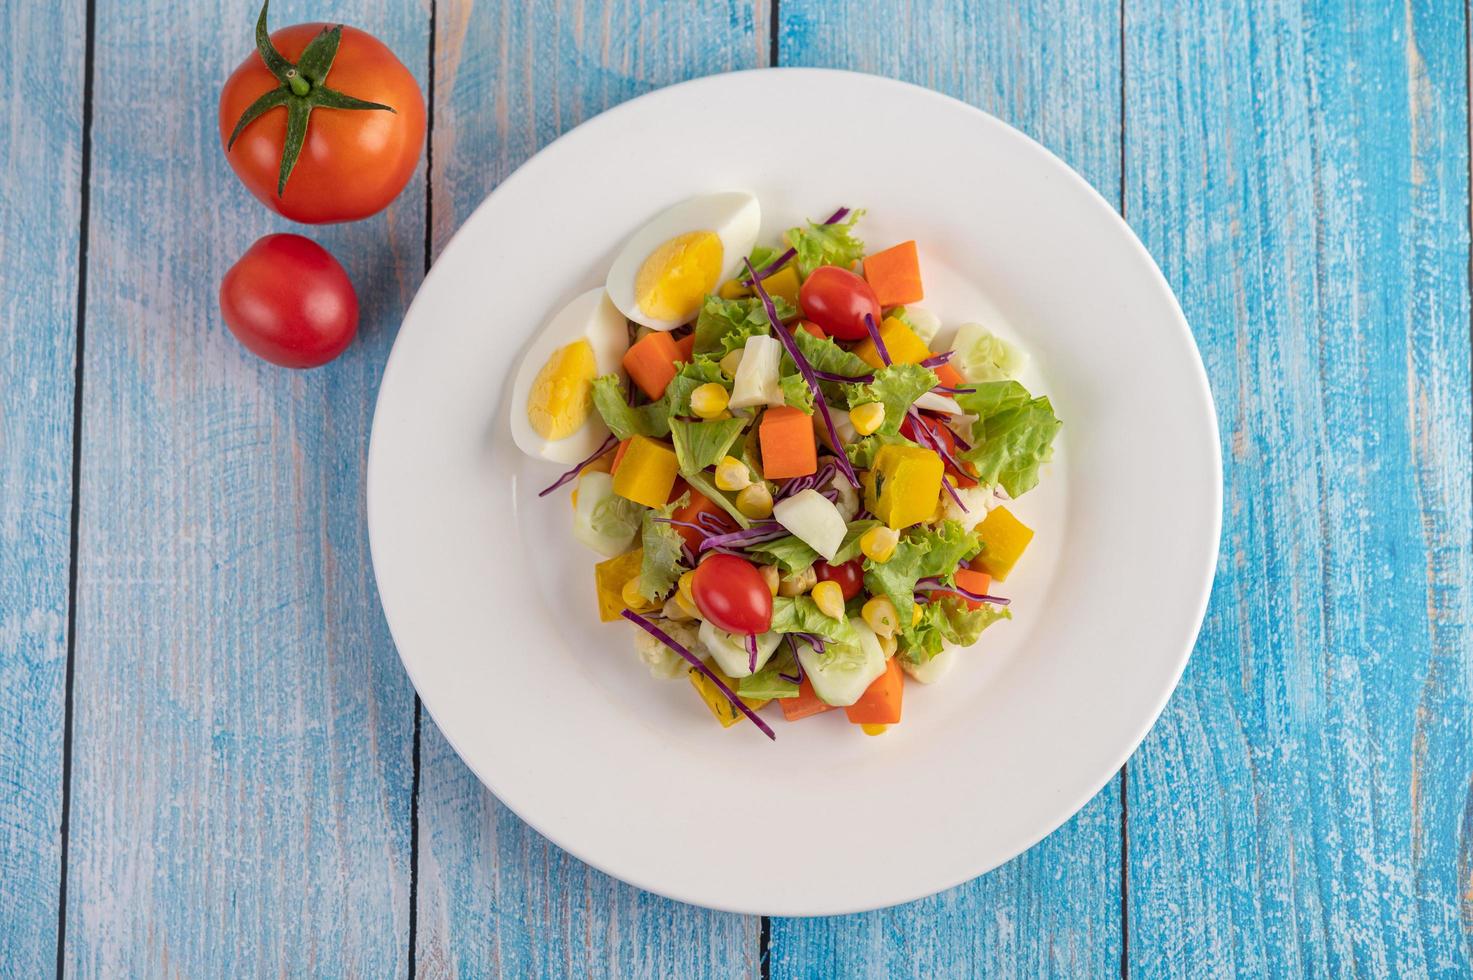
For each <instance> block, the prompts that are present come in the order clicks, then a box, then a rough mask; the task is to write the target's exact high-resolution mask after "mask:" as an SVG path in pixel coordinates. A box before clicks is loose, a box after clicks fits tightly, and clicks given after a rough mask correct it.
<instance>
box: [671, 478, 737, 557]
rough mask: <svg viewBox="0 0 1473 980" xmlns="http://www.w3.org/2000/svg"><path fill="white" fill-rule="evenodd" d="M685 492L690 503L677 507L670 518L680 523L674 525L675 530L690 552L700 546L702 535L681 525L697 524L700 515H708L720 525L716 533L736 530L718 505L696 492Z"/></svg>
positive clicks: (734, 525) (733, 523)
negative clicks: (688, 495) (688, 496)
mask: <svg viewBox="0 0 1473 980" xmlns="http://www.w3.org/2000/svg"><path fill="white" fill-rule="evenodd" d="M686 492H687V493H688V494H690V501H689V502H688V503H687V504H686V505H685V506H684V507H677V508H676V509H675V513H674V514H672V515H671V516H672V517H673V518H674V519H675V520H677V521H679V522H680V524H676V525H675V530H676V531H678V532H680V536H681V537H682V538H684V539H685V543H686V544H687V545H689V546H690V548H691V549H692V550H694V549H695V548H697V547H699V546H700V543H701V538H702V535H701V533H700V532H699V531H697V530H696V529H695V528H691V527H682V526H681V524H699V523H700V516H701V515H702V514H710V515H711V516H712V518H714V519H715V520H716V522H717V523H718V524H719V525H720V528H721V530H720V531H718V532H717V533H722V532H725V531H735V530H736V523H735V522H734V521H732V520H730V519H729V518H728V517H727V516H726V511H725V510H723V509H722V507H721V505H720V504H718V503H716V501H714V500H712V499H711V498H710V497H708V496H706V495H705V494H704V493H701V492H700V491H698V490H695V489H690V490H687V491H686Z"/></svg>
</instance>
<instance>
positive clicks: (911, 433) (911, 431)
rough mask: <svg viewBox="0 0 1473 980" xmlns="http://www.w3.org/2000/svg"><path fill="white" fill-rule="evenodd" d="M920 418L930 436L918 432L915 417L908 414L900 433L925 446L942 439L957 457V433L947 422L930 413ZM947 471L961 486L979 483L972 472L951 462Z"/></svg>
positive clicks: (949, 450)
mask: <svg viewBox="0 0 1473 980" xmlns="http://www.w3.org/2000/svg"><path fill="white" fill-rule="evenodd" d="M920 419H921V425H922V427H924V428H925V430H926V432H928V433H930V438H925V437H922V436H920V435H919V434H918V433H917V432H916V425H915V419H914V417H912V416H906V419H905V421H904V422H901V423H900V434H901V435H903V436H905V438H907V439H909V440H910V441H911V442H918V443H920V444H921V445H923V446H925V445H928V444H929V443H932V442H935V441H936V440H937V439H940V440H941V444H942V445H943V446H945V447H946V451H947V452H948V453H950V454H951V456H952V458H953V459H955V458H956V435H955V434H954V433H953V432H952V431H951V429H949V428H947V426H946V424H945V423H943V422H941V421H940V420H938V419H933V418H931V417H930V416H928V415H922V416H921V417H920ZM964 465H967V466H970V465H971V464H970V463H965V464H964ZM946 472H947V473H949V474H951V477H952V479H953V481H954V482H955V483H956V485H957V486H959V487H962V488H968V487H975V486H976V485H977V481H976V479H975V478H974V477H973V476H972V474H970V473H965V472H961V471H959V470H957V468H956V467H955V466H952V465H951V463H949V462H948V463H947V464H946Z"/></svg>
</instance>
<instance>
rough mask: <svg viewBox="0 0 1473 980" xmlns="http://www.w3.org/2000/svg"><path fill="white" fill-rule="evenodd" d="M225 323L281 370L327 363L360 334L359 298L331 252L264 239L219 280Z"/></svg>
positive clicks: (307, 242) (295, 240)
mask: <svg viewBox="0 0 1473 980" xmlns="http://www.w3.org/2000/svg"><path fill="white" fill-rule="evenodd" d="M220 312H221V313H222V314H223V315H224V317H225V325H226V326H227V327H229V328H230V332H231V333H233V334H235V338H236V339H237V340H239V341H240V342H241V343H242V344H244V345H245V347H246V349H247V350H249V351H251V353H253V354H257V355H259V356H261V357H264V358H265V359H266V360H268V361H270V362H271V363H272V364H280V365H281V366H282V367H291V368H308V367H317V366H318V365H320V364H326V363H327V362H328V361H330V360H332V359H333V358H334V357H337V356H338V355H339V354H341V353H342V352H343V349H344V348H345V347H347V346H348V344H350V343H352V341H353V336H354V335H355V334H356V333H357V332H358V294H357V293H355V292H354V291H353V283H352V282H350V281H349V280H348V274H347V273H346V272H344V271H343V267H342V266H341V265H339V264H338V260H337V259H335V258H333V257H332V254H331V253H329V252H328V250H327V249H325V248H323V247H322V246H321V245H318V244H317V243H316V242H314V241H312V239H310V238H303V237H302V236H301V235H267V236H266V237H265V238H262V239H260V240H258V241H257V242H256V244H254V245H252V246H251V247H250V248H248V249H246V253H245V254H244V255H242V256H241V257H240V261H238V262H236V263H235V265H233V266H231V267H230V271H229V272H227V273H225V278H224V279H223V280H222V281H221V283H220Z"/></svg>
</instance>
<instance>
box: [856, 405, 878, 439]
mask: <svg viewBox="0 0 1473 980" xmlns="http://www.w3.org/2000/svg"><path fill="white" fill-rule="evenodd" d="M849 424H850V425H852V426H854V431H855V432H857V433H859V434H860V435H862V436H867V435H869V434H870V433H872V432H874V431H875V430H876V429H878V428H879V427H880V426H882V425H884V424H885V406H884V404H883V403H882V402H869V403H867V404H864V405H856V406H855V407H854V408H851V409H850V410H849Z"/></svg>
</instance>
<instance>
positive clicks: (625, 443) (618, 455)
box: [609, 437, 633, 475]
mask: <svg viewBox="0 0 1473 980" xmlns="http://www.w3.org/2000/svg"><path fill="white" fill-rule="evenodd" d="M631 438H633V437H631ZM628 451H629V440H628V439H624V440H622V441H621V442H620V443H619V447H618V448H617V449H615V450H614V461H613V462H611V463H610V464H609V474H610V475H613V474H615V473H618V472H619V464H620V463H622V462H624V454H625V453H627V452H628Z"/></svg>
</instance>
